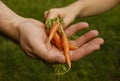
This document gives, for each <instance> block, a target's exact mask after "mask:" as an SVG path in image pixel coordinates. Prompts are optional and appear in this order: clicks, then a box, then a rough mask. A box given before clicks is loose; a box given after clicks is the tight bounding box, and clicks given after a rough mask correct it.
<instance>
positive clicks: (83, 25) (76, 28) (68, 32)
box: [65, 22, 88, 37]
mask: <svg viewBox="0 0 120 81" xmlns="http://www.w3.org/2000/svg"><path fill="white" fill-rule="evenodd" d="M84 28H88V23H86V22H81V23H77V24H74V25H72V26H70V27H68V28H66V29H65V33H66V35H67V37H70V36H72V35H73V34H74V33H76V32H77V31H79V30H81V29H84Z"/></svg>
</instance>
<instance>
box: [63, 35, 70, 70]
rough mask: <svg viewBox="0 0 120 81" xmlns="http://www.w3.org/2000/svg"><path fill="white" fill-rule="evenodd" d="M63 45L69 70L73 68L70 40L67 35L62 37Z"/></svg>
mask: <svg viewBox="0 0 120 81" xmlns="http://www.w3.org/2000/svg"><path fill="white" fill-rule="evenodd" d="M62 45H63V50H64V56H65V60H66V62H67V64H68V66H69V68H71V61H70V52H69V45H68V39H67V36H66V35H65V34H63V35H62Z"/></svg>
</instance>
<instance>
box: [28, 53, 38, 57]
mask: <svg viewBox="0 0 120 81" xmlns="http://www.w3.org/2000/svg"><path fill="white" fill-rule="evenodd" d="M26 53H27V55H28V56H29V57H31V58H38V57H37V56H35V55H34V54H32V53H30V52H26Z"/></svg>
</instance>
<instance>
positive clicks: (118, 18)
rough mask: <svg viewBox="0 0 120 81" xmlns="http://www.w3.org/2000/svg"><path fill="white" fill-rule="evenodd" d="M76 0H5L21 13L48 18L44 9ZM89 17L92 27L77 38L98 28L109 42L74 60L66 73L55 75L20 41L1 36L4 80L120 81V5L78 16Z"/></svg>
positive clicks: (0, 70) (1, 76)
mask: <svg viewBox="0 0 120 81" xmlns="http://www.w3.org/2000/svg"><path fill="white" fill-rule="evenodd" d="M74 1H75V0H3V2H4V3H5V4H6V5H7V6H8V7H9V8H11V9H12V10H13V11H14V12H16V13H17V14H19V15H21V16H24V17H31V18H34V19H37V20H40V21H42V22H43V21H44V19H43V13H44V12H45V11H46V10H48V9H50V8H54V7H63V6H65V5H68V4H70V3H72V2H74ZM81 21H86V22H88V23H89V24H90V28H89V29H87V30H83V31H81V32H78V33H76V34H75V36H73V38H75V37H77V36H80V35H81V34H83V33H85V32H87V31H88V30H92V29H96V30H98V31H99V32H100V35H99V36H100V37H102V38H104V40H105V44H104V45H103V46H102V47H101V49H100V50H99V51H95V52H94V53H92V54H91V55H89V56H86V57H85V58H83V59H80V60H79V61H77V62H75V63H73V65H72V69H71V70H70V72H68V73H67V74H65V75H64V76H59V77H55V76H51V73H53V68H52V67H51V65H48V64H46V63H44V62H42V61H41V60H35V59H31V58H29V57H28V56H26V55H25V53H24V52H23V51H22V50H21V49H20V47H19V46H18V45H16V44H15V43H14V42H12V41H10V40H9V39H7V38H6V37H4V36H0V81H120V35H119V31H120V6H117V7H116V8H114V9H112V10H111V11H108V12H106V13H104V14H101V15H98V16H94V17H86V18H81V19H80V18H79V19H76V20H75V21H74V22H73V23H77V22H81Z"/></svg>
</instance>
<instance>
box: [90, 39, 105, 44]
mask: <svg viewBox="0 0 120 81" xmlns="http://www.w3.org/2000/svg"><path fill="white" fill-rule="evenodd" d="M92 43H95V44H99V45H102V44H103V43H104V40H103V39H102V38H95V39H93V40H92V41H90V42H89V44H92Z"/></svg>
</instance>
